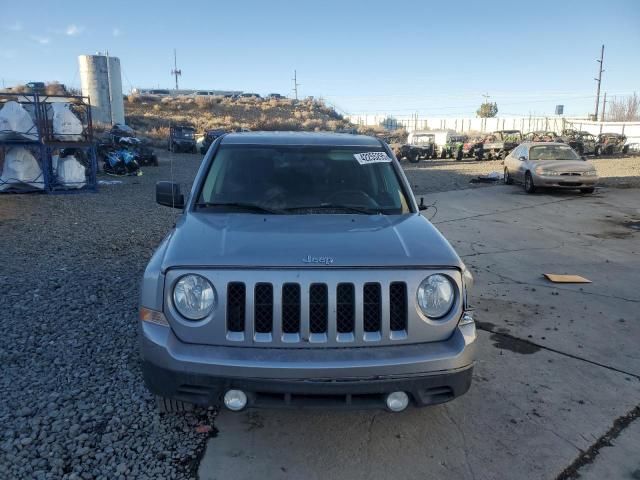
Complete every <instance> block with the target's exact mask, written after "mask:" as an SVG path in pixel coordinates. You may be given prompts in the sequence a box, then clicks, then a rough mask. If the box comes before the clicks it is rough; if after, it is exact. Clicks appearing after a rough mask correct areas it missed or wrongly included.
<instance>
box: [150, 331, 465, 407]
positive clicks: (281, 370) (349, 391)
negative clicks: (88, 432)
mask: <svg viewBox="0 0 640 480" xmlns="http://www.w3.org/2000/svg"><path fill="white" fill-rule="evenodd" d="M476 338H477V337H476V331H475V325H473V324H470V325H465V326H462V327H458V328H456V330H455V331H454V333H453V334H452V336H451V337H450V338H449V339H448V340H446V341H442V342H433V343H426V344H414V345H397V346H386V347H355V348H327V349H304V348H300V349H278V348H253V347H217V346H209V345H194V344H186V343H183V342H181V341H180V340H179V339H178V338H177V337H176V336H175V335H174V334H173V332H172V331H171V329H170V328H169V327H165V326H161V325H156V324H152V323H148V322H141V349H142V358H143V372H144V378H145V382H146V384H147V386H148V387H149V389H150V390H151V391H152V392H153V393H155V394H157V395H161V396H164V397H168V398H174V399H177V400H182V401H186V402H190V403H194V404H197V405H202V406H207V405H214V406H217V405H220V404H221V402H222V396H223V395H224V393H225V392H226V391H227V390H229V389H231V388H234V389H241V390H243V391H245V393H247V395H248V397H249V407H290V406H295V407H305V406H318V407H332V406H335V407H352V408H368V407H373V408H384V394H386V393H390V392H393V391H398V390H402V391H405V392H407V393H408V394H409V395H410V397H411V399H412V401H413V403H414V404H415V405H418V406H424V405H430V404H436V403H442V402H446V401H449V400H452V399H453V398H455V397H457V396H459V395H462V394H463V393H465V392H466V391H467V390H468V389H469V386H470V383H471V374H472V369H473V364H474V359H475V351H476Z"/></svg>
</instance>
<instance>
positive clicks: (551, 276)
mask: <svg viewBox="0 0 640 480" xmlns="http://www.w3.org/2000/svg"><path fill="white" fill-rule="evenodd" d="M544 276H545V277H547V280H551V281H552V282H553V283H591V280H589V279H587V278H584V277H581V276H580V275H557V274H555V273H545V274H544Z"/></svg>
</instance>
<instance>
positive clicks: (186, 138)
mask: <svg viewBox="0 0 640 480" xmlns="http://www.w3.org/2000/svg"><path fill="white" fill-rule="evenodd" d="M167 147H168V150H169V151H170V152H174V153H178V152H186V153H197V151H198V150H197V147H196V129H195V128H193V127H192V126H191V125H171V127H169V141H168V145H167Z"/></svg>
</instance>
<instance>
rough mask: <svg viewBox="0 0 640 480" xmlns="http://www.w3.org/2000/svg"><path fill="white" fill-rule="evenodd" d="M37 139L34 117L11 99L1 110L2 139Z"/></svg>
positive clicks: (0, 135) (0, 131)
mask: <svg viewBox="0 0 640 480" xmlns="http://www.w3.org/2000/svg"><path fill="white" fill-rule="evenodd" d="M15 139H24V140H37V139H38V132H37V130H36V126H35V124H34V123H33V119H32V118H31V115H29V112H27V111H26V110H25V109H24V108H23V107H22V105H20V104H19V103H18V102H14V101H9V102H7V103H5V104H4V107H2V110H0V140H15Z"/></svg>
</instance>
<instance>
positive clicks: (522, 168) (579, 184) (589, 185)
mask: <svg viewBox="0 0 640 480" xmlns="http://www.w3.org/2000/svg"><path fill="white" fill-rule="evenodd" d="M597 182H598V175H597V173H596V169H595V168H594V166H593V165H592V164H591V163H590V162H588V161H587V160H585V159H584V157H582V158H581V157H580V156H579V155H578V154H577V153H576V151H575V150H574V149H573V148H571V147H570V146H569V145H567V144H566V143H559V142H525V143H522V144H521V145H519V146H518V147H516V148H515V149H514V150H513V151H512V152H511V153H510V154H509V155H507V158H505V160H504V183H506V184H507V185H511V184H513V183H521V184H522V185H523V186H524V190H525V192H527V193H534V192H535V191H536V189H538V188H541V187H544V188H556V189H565V190H566V189H575V190H580V192H581V193H593V192H594V190H595V185H596V183H597Z"/></svg>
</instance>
